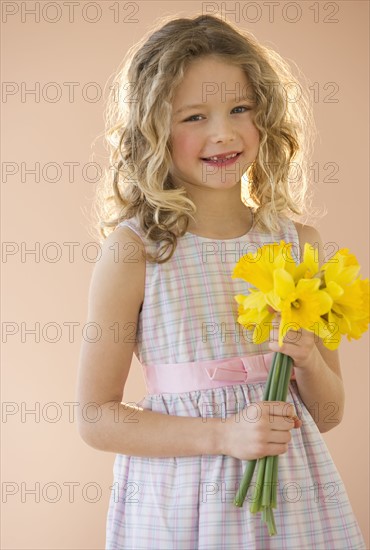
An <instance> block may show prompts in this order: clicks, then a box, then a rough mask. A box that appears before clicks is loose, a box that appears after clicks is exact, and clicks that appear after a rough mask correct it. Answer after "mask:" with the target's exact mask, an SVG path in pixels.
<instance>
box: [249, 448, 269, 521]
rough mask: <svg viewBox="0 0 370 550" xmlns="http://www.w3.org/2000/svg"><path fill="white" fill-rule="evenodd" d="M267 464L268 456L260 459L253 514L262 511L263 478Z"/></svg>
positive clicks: (252, 507) (253, 500)
mask: <svg viewBox="0 0 370 550" xmlns="http://www.w3.org/2000/svg"><path fill="white" fill-rule="evenodd" d="M265 466H266V457H265V456H264V457H263V458H259V459H258V468H257V481H256V487H255V489H254V493H253V498H252V503H251V507H250V511H251V513H252V514H255V513H256V512H260V511H261V510H262V507H261V501H262V489H263V479H264V473H265Z"/></svg>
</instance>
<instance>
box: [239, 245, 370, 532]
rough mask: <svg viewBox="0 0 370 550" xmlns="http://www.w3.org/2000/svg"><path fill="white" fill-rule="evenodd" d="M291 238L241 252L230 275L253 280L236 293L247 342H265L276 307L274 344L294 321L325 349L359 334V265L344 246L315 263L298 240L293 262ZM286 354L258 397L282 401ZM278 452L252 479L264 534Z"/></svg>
mask: <svg viewBox="0 0 370 550" xmlns="http://www.w3.org/2000/svg"><path fill="white" fill-rule="evenodd" d="M291 247H292V243H285V242H284V241H283V240H282V241H280V244H277V243H274V244H267V245H264V246H262V247H261V248H259V249H258V250H257V251H256V252H254V253H248V254H246V255H245V256H242V257H241V258H240V260H239V261H238V263H237V264H236V266H235V268H234V271H233V275H232V278H241V279H244V280H245V281H247V282H248V283H250V284H251V285H253V287H254V288H253V287H252V288H250V293H249V295H248V296H243V295H240V294H239V295H237V296H235V300H236V301H237V303H238V304H239V306H238V314H239V316H238V319H237V321H238V323H240V324H241V325H243V326H244V327H245V328H248V329H251V327H252V328H254V331H253V342H254V343H256V344H260V343H262V342H265V341H266V340H267V339H268V337H269V334H270V329H271V326H272V323H271V322H272V320H273V318H274V316H275V314H276V312H279V314H280V315H281V321H280V324H279V346H282V344H283V338H284V336H285V334H284V327H285V326H289V325H290V326H291V324H292V323H296V324H297V325H298V326H299V327H300V328H303V329H306V330H308V331H311V332H314V333H315V334H316V335H318V336H319V337H320V338H322V340H323V344H324V345H325V346H326V347H327V348H328V349H331V350H335V349H337V347H338V346H339V343H340V340H341V336H342V335H347V339H348V340H351V339H352V338H355V339H359V338H360V336H361V335H362V334H363V333H364V332H365V331H366V330H367V328H368V324H369V321H370V318H369V279H361V278H360V276H359V270H360V266H359V264H358V262H357V259H356V257H355V256H354V255H353V254H350V253H349V251H348V248H342V249H340V250H339V251H337V252H336V253H335V254H334V255H333V256H332V257H331V258H330V260H328V261H327V262H326V263H324V264H323V265H322V266H321V267H320V266H319V264H318V259H317V258H316V256H317V250H315V249H314V248H313V247H312V245H310V244H309V243H306V244H305V245H304V254H303V262H302V263H300V264H299V265H297V264H296V263H295V260H294V258H293V257H292V255H291ZM292 362H293V361H292V358H291V357H289V356H288V355H285V354H283V353H280V352H276V353H275V355H274V358H273V362H272V366H271V369H270V372H269V376H268V379H267V382H266V386H265V391H264V396H263V400H264V401H286V398H287V393H288V386H289V380H290V377H291V371H292ZM278 458H279V457H278V455H276V456H268V457H264V458H260V459H258V467H257V481H256V487H255V491H254V494H253V497H252V503H251V508H250V511H251V512H252V513H257V512H260V511H261V512H262V518H263V520H264V521H265V523H266V524H267V527H268V531H269V535H270V536H271V535H275V534H276V525H275V521H274V514H273V508H276V486H277V472H278ZM256 463H257V460H251V461H248V464H247V467H246V470H245V472H244V475H243V479H242V482H241V485H240V487H239V490H238V493H237V495H236V497H235V500H234V504H235V505H236V506H243V502H244V499H245V497H246V494H247V491H248V488H249V486H250V483H251V480H252V477H253V473H254V469H255V466H256Z"/></svg>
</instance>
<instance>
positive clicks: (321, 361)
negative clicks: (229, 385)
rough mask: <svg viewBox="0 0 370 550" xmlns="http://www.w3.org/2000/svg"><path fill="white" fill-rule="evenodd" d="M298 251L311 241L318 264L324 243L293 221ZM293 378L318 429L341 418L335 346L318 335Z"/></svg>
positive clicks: (314, 232) (312, 230)
mask: <svg viewBox="0 0 370 550" xmlns="http://www.w3.org/2000/svg"><path fill="white" fill-rule="evenodd" d="M296 227H297V232H298V235H299V241H300V247H301V252H302V254H303V251H304V243H305V242H308V243H310V244H312V246H314V247H315V248H317V250H318V258H319V265H322V264H323V263H324V262H325V260H327V259H326V258H325V257H324V247H323V243H322V239H321V236H320V234H319V232H318V231H317V230H316V229H315V228H314V227H311V226H309V225H307V226H304V225H302V224H300V223H298V222H296ZM295 374H296V380H297V385H298V389H299V393H300V395H301V397H302V400H303V402H304V404H305V405H306V407H307V409H308V410H309V412H310V414H311V416H312V417H313V419H314V421H315V423H316V425H317V427H318V428H319V430H320V432H321V433H324V432H328V431H329V430H331V429H332V428H335V426H337V425H338V424H339V423H340V422H341V420H342V418H343V412H344V403H345V391H344V385H343V379H342V374H341V368H340V360H339V352H338V350H329V349H328V348H327V347H325V345H324V344H323V342H322V340H321V339H318V341H317V343H316V348H315V350H314V354H313V356H312V357H311V358H310V360H309V364H308V366H305V367H304V368H297V369H296V373H295Z"/></svg>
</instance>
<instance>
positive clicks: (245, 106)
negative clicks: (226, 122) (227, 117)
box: [233, 105, 252, 111]
mask: <svg viewBox="0 0 370 550" xmlns="http://www.w3.org/2000/svg"><path fill="white" fill-rule="evenodd" d="M235 109H245V110H246V111H251V110H252V107H247V105H239V106H238V107H235V108H234V109H233V111H235Z"/></svg>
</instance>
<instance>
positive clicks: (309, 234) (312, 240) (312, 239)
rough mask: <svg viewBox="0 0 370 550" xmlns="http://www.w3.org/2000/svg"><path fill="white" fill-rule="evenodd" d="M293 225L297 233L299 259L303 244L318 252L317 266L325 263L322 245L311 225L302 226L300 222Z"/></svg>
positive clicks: (318, 234) (318, 235) (317, 232)
mask: <svg viewBox="0 0 370 550" xmlns="http://www.w3.org/2000/svg"><path fill="white" fill-rule="evenodd" d="M293 223H294V225H295V227H296V230H297V233H298V238H299V248H300V251H301V258H303V252H304V245H305V243H309V244H310V245H311V246H313V247H314V248H316V249H317V250H318V255H319V264H320V265H321V264H323V263H324V262H325V255H324V245H323V241H322V238H321V235H320V233H319V231H318V230H317V229H316V228H315V227H313V226H312V225H303V224H302V223H300V222H293Z"/></svg>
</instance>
